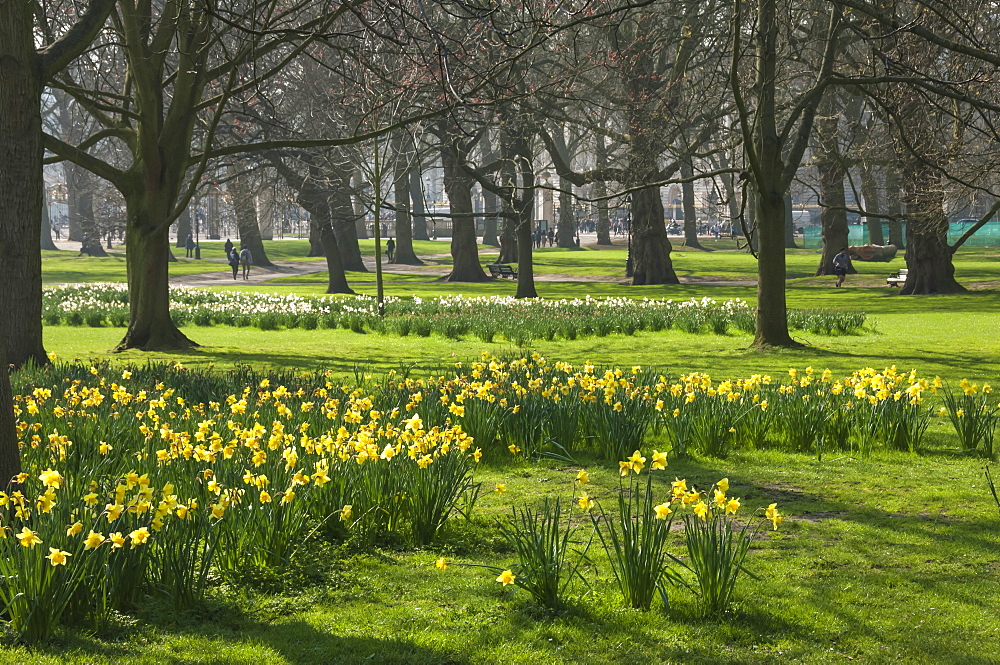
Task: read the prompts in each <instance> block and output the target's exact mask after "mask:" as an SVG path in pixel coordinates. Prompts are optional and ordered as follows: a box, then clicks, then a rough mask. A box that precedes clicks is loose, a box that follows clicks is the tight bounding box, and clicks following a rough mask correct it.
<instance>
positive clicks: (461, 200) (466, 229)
mask: <svg viewBox="0 0 1000 665" xmlns="http://www.w3.org/2000/svg"><path fill="white" fill-rule="evenodd" d="M455 134H456V131H455V128H454V127H450V126H448V124H447V123H446V122H445V121H442V132H441V138H442V146H441V162H442V165H443V167H444V188H445V191H446V192H447V194H448V202H449V204H450V212H451V258H452V269H451V273H449V274H448V277H447V278H446V279H445V281H448V282H485V281H486V280H488V279H489V278H488V277H487V276H486V273H484V272H483V267H482V266H481V265H480V264H479V249H478V246H477V243H476V220H475V217H474V215H473V208H472V185H473V179H472V177H470V176H469V175H467V174H466V173H465V171H464V170H463V169H462V166H461V164H462V163H463V162H464V161H465V159H464V155H463V154H460V153H461V152H464V149H463V148H459V147H458V146H456V145H455V143H454V141H457V140H459V138H458V137H457V136H455Z"/></svg>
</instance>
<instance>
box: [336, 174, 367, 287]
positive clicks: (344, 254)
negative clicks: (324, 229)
mask: <svg viewBox="0 0 1000 665" xmlns="http://www.w3.org/2000/svg"><path fill="white" fill-rule="evenodd" d="M334 187H335V189H334V190H333V191H332V192H330V215H331V219H332V221H333V233H334V234H335V235H336V236H337V247H338V248H339V249H340V262H341V263H342V264H344V270H350V271H352V272H368V268H367V267H365V262H364V260H363V259H362V257H361V245H359V244H358V213H357V209H356V208H355V207H354V204H353V202H352V200H351V192H350V190H349V189H348V188H347V180H343V181H342V182H341V183H340V186H338V185H337V184H334ZM363 219H364V218H363V216H362V220H363ZM362 226H363V224H362Z"/></svg>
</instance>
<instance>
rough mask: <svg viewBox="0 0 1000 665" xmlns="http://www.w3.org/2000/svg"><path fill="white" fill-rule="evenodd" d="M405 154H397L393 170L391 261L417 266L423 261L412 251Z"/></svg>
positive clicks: (411, 223)
mask: <svg viewBox="0 0 1000 665" xmlns="http://www.w3.org/2000/svg"><path fill="white" fill-rule="evenodd" d="M399 140H404V139H399ZM405 157H406V155H398V156H397V158H396V167H395V170H394V171H393V183H392V186H393V196H394V198H395V205H396V224H395V227H396V251H395V254H394V255H393V257H392V261H391V263H397V264H400V265H409V266H419V265H423V263H424V262H423V261H421V260H420V259H419V258H417V255H416V253H415V252H414V251H413V222H412V220H411V219H410V169H409V168H408V164H407V162H408V160H407V159H405Z"/></svg>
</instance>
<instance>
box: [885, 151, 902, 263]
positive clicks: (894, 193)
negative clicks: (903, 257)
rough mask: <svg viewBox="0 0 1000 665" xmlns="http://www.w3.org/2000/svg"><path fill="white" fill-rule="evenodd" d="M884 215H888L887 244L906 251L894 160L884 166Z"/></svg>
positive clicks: (897, 177) (899, 186)
mask: <svg viewBox="0 0 1000 665" xmlns="http://www.w3.org/2000/svg"><path fill="white" fill-rule="evenodd" d="M884 169H885V214H887V215H889V217H890V219H889V244H890V245H895V246H896V247H898V248H899V249H906V238H905V237H904V235H903V223H902V222H901V221H900V219H901V218H902V214H903V210H902V205H901V203H900V200H899V193H900V189H901V185H900V184H899V168H898V165H897V164H896V162H895V160H889V163H888V164H886V165H885V167H884Z"/></svg>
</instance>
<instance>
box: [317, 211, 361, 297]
mask: <svg viewBox="0 0 1000 665" xmlns="http://www.w3.org/2000/svg"><path fill="white" fill-rule="evenodd" d="M320 238H321V240H322V242H323V250H324V252H325V254H326V272H327V275H328V279H327V284H326V292H327V293H354V290H353V289H351V286H350V284H348V283H347V273H346V272H344V264H343V263H341V262H340V249H339V248H338V247H337V236H336V234H335V233H334V232H333V224H331V223H330V222H329V221H327V222H326V223H321V224H320Z"/></svg>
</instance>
